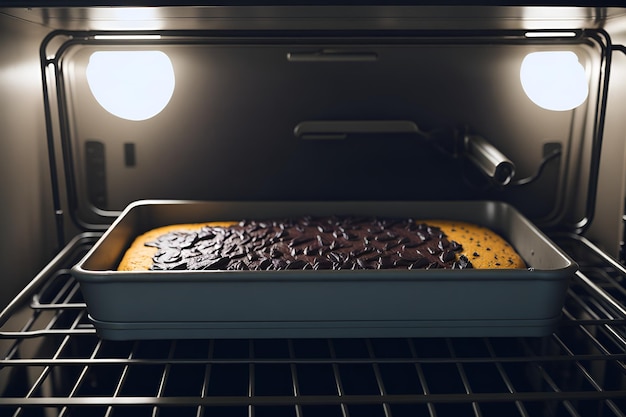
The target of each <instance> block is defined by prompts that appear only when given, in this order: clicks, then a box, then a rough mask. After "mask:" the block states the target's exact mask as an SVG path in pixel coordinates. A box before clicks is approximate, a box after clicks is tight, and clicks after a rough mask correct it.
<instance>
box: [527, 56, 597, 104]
mask: <svg viewBox="0 0 626 417" xmlns="http://www.w3.org/2000/svg"><path fill="white" fill-rule="evenodd" d="M520 79H521V82H522V88H523V89H524V92H525V93H526V95H527V96H528V98H530V99H531V100H532V101H533V103H535V104H536V105H538V106H539V107H541V108H544V109H547V110H553V111H566V110H572V109H574V108H576V107H578V106H580V105H581V104H582V103H584V102H585V100H586V99H587V96H588V94H589V86H588V84H587V76H586V74H585V69H584V68H583V66H582V64H581V63H580V62H579V61H578V57H577V56H576V54H575V53H573V52H571V51H543V52H533V53H530V54H528V55H527V56H526V57H525V58H524V60H523V62H522V65H521V68H520Z"/></svg>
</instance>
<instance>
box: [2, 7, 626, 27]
mask: <svg viewBox="0 0 626 417" xmlns="http://www.w3.org/2000/svg"><path fill="white" fill-rule="evenodd" d="M11 3H13V5H14V4H15V2H0V6H3V5H11ZM50 3H52V4H57V3H60V2H49V3H48V4H50ZM79 4H85V3H83V2H81V3H79ZM87 6H89V7H87ZM0 13H3V14H6V15H9V16H13V17H15V18H18V19H21V20H24V21H28V22H31V23H35V24H39V25H43V26H46V27H49V28H51V29H63V30H148V31H151V30H181V29H183V30H227V29H239V30H265V29H272V30H293V29H298V30H302V29H311V30H332V29H346V30H359V29H368V30H387V29H394V30H398V29H400V30H401V29H407V30H438V29H441V30H448V29H454V30H472V29H481V30H492V29H497V30H503V29H504V30H517V29H523V30H526V29H544V28H546V29H547V28H550V29H561V28H563V29H565V28H601V27H605V26H606V25H607V24H608V23H610V22H611V21H613V20H615V19H616V18H623V17H624V16H626V10H625V9H623V8H610V7H572V6H565V7H556V8H555V7H538V6H497V7H492V6H485V5H483V6H458V7H453V8H450V7H446V6H428V5H427V6H419V7H414V6H404V5H393V6H377V5H365V6H359V7H354V6H349V5H338V6H324V5H298V6H293V5H271V6H270V5H262V6H256V5H249V6H245V7H241V6H231V5H229V6H163V7H143V8H142V7H112V6H102V5H100V6H90V5H89V4H86V5H84V6H78V7H62V6H58V7H19V8H18V7H0Z"/></svg>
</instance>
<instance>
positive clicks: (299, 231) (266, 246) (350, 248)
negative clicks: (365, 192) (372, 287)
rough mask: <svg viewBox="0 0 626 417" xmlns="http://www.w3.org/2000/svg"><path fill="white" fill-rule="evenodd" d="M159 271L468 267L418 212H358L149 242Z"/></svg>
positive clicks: (258, 223) (453, 244)
mask: <svg viewBox="0 0 626 417" xmlns="http://www.w3.org/2000/svg"><path fill="white" fill-rule="evenodd" d="M146 246H151V247H156V248H158V251H157V252H156V254H155V255H154V257H153V266H152V267H151V269H152V270H175V269H179V270H181V269H182V270H200V269H207V270H218V269H219V270H227V269H229V270H282V269H304V270H305V269H314V270H321V269H335V270H338V269H391V268H396V269H397V268H400V269H435V268H446V269H464V268H472V264H471V262H470V261H469V260H468V259H467V257H465V256H462V255H461V256H459V257H458V259H457V253H458V252H460V251H462V249H463V248H462V246H461V245H460V244H459V243H458V242H455V241H453V240H449V239H448V238H447V236H446V235H445V234H444V233H443V232H442V231H441V229H439V228H438V227H435V226H431V225H427V224H424V223H416V222H415V221H413V220H412V219H396V218H357V217H350V216H328V217H308V216H307V217H299V218H288V219H279V220H263V221H252V220H250V221H242V222H240V223H239V224H237V225H233V226H230V227H212V226H205V227H203V228H202V229H201V230H200V231H196V232H186V231H174V232H170V233H166V234H164V235H162V236H159V238H157V240H155V241H152V242H148V243H146Z"/></svg>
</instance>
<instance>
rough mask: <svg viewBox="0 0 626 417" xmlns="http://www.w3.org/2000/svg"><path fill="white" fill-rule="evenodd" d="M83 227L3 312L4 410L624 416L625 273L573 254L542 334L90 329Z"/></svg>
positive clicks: (582, 251) (577, 243) (596, 256)
mask: <svg viewBox="0 0 626 417" xmlns="http://www.w3.org/2000/svg"><path fill="white" fill-rule="evenodd" d="M97 238H98V236H97V235H91V236H89V235H85V236H83V237H79V238H78V239H76V240H75V241H74V242H73V244H72V245H70V246H69V247H68V249H67V251H66V252H65V253H64V256H63V257H62V258H61V259H60V260H59V261H58V262H57V263H55V264H53V265H51V266H50V267H49V268H46V269H45V270H44V271H43V272H42V274H41V275H40V276H39V277H38V279H37V280H36V281H34V282H33V285H32V287H30V288H29V290H28V291H26V292H24V293H23V294H22V295H21V296H20V297H19V298H18V299H17V300H16V303H15V305H14V308H13V309H12V311H5V312H4V313H2V315H0V337H1V338H2V339H3V340H4V341H6V342H7V343H8V345H9V346H8V348H6V350H4V351H3V352H2V355H1V357H0V379H2V377H6V376H9V379H10V380H11V381H13V382H12V384H11V385H10V386H9V387H7V388H6V389H5V391H3V392H2V396H1V397H0V415H2V416H5V415H7V416H9V415H13V416H31V415H42V414H44V413H47V414H46V415H55V416H68V415H72V416H77V415H78V416H82V415H89V416H124V415H133V416H143V415H159V416H163V415H169V414H173V415H177V416H186V415H193V416H198V415H212V414H213V413H217V414H220V415H235V416H246V417H252V416H264V415H272V416H276V417H282V416H304V417H310V416H342V417H347V416H354V415H368V416H378V415H380V416H386V417H400V416H409V415H411V416H414V415H425V416H431V417H434V416H438V417H446V416H459V415H463V416H476V417H479V416H482V417H486V416H502V415H507V416H511V417H513V416H521V417H528V416H533V417H536V416H545V417H548V416H551V417H554V416H595V417H608V416H623V415H624V414H626V402H624V398H626V390H625V388H624V386H625V385H624V384H625V382H626V371H625V367H624V358H625V357H626V311H625V309H624V307H623V306H624V305H626V290H625V289H624V287H623V285H622V284H623V281H624V277H626V271H625V270H624V268H623V267H622V266H621V265H619V264H616V263H614V262H613V261H611V260H610V259H607V258H606V257H605V256H604V255H602V253H601V252H596V251H595V247H593V246H588V244H587V242H586V241H584V240H579V239H577V238H575V237H568V236H564V237H559V238H558V239H557V242H558V243H559V245H561V246H562V247H563V248H566V249H567V250H568V253H570V254H571V255H572V256H574V257H576V258H577V259H578V260H579V262H580V265H581V272H580V273H579V274H577V275H576V276H575V277H574V279H573V281H572V285H571V286H570V288H569V290H568V293H567V298H566V302H565V306H564V309H563V319H562V321H561V322H560V324H559V326H558V328H557V329H556V331H555V333H554V334H552V335H551V336H549V337H546V338H461V339H446V338H432V339H413V338H391V339H390V338H382V339H362V338H356V339H344V338H337V339H269V340H260V339H239V340H210V339H209V340H195V341H180V340H178V341H177V340H161V341H136V342H113V341H106V340H102V339H99V338H98V337H96V336H95V331H94V329H93V327H92V325H91V324H90V322H89V320H88V318H87V312H86V310H85V304H84V302H83V298H82V294H81V291H80V287H79V285H78V284H77V282H76V281H75V280H73V279H72V277H71V275H70V274H69V269H68V268H70V267H71V266H72V265H74V263H75V262H77V260H78V259H80V258H81V257H82V256H84V254H85V253H86V252H87V251H88V250H89V249H90V247H91V245H92V244H93V243H94V242H95V241H96V239H97Z"/></svg>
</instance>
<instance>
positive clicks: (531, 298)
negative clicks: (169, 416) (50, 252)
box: [72, 200, 577, 339]
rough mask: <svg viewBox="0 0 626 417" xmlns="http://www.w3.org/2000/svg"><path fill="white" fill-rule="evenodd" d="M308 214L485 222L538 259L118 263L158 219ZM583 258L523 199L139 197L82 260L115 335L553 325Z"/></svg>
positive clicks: (400, 332) (94, 311) (333, 333)
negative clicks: (515, 264) (417, 265)
mask: <svg viewBox="0 0 626 417" xmlns="http://www.w3.org/2000/svg"><path fill="white" fill-rule="evenodd" d="M299 215H313V216H323V215H359V216H361V215H366V216H405V217H412V218H415V219H420V218H421V219H434V218H437V219H455V220H464V221H469V222H474V223H478V224H481V225H483V226H487V227H489V228H491V229H493V230H494V231H496V232H498V233H499V234H501V235H502V236H503V237H504V238H506V239H507V240H508V241H509V242H510V243H511V244H512V245H513V246H514V247H515V249H517V251H518V252H519V253H520V255H521V256H522V258H523V259H524V260H525V261H526V263H527V264H528V265H529V268H528V269H500V270H479V269H464V270H443V269H437V270H354V271H353V270H338V271H333V270H319V271H314V270H302V271H296V270H294V271H292V270H286V271H138V272H120V271H116V268H117V264H118V262H119V261H120V259H121V257H122V255H123V253H124V251H125V250H126V249H127V248H128V246H129V245H130V243H131V242H132V241H133V240H134V238H135V237H136V236H138V235H139V234H141V233H143V232H146V231H148V230H150V229H152V228H155V227H159V226H164V225H170V224H176V223H190V222H206V221H232V220H235V221H238V220H241V219H252V218H254V219H263V218H275V217H288V216H299ZM576 270H577V265H576V264H575V263H574V262H573V261H572V260H571V259H570V258H569V257H568V256H567V255H566V254H565V253H563V252H562V250H561V249H560V248H558V247H557V246H556V245H555V244H554V243H553V242H552V241H551V240H550V239H548V238H547V237H546V236H545V235H544V234H543V233H542V232H541V231H540V230H539V229H538V228H537V227H536V226H534V225H533V224H532V223H531V222H530V221H528V220H527V219H526V218H525V217H524V216H523V215H521V214H520V213H519V212H518V211H517V210H516V209H515V208H514V207H512V206H510V205H508V204H506V203H502V202H494V201H468V202H465V201H459V202H449V201H446V202H193V201H154V200H150V201H139V202H136V203H133V204H131V205H129V206H128V207H127V208H126V209H125V210H124V212H123V213H122V214H121V215H120V216H119V217H118V218H117V219H116V221H115V222H114V223H113V224H112V225H111V227H110V228H109V229H108V230H107V231H106V232H105V233H104V235H103V236H102V237H101V239H100V240H99V241H98V242H97V243H96V245H95V246H94V247H93V248H92V249H91V250H90V251H89V253H88V254H87V255H85V257H84V258H83V259H82V260H81V261H80V262H79V263H78V264H77V265H76V266H75V267H74V268H73V269H72V273H73V274H74V276H75V277H76V279H77V280H78V281H79V282H80V285H81V290H82V292H83V295H84V298H85V302H86V304H87V309H88V312H89V315H90V318H91V320H92V322H93V323H94V326H95V327H96V330H97V332H98V334H99V335H100V336H101V337H103V338H105V339H157V338H178V339H184V338H249V337H255V338H256V337H271V338H275V337H434V336H449V337H455V336H463V337H467V336H476V337H478V336H481V337H482V336H545V335H548V334H550V333H551V332H552V330H553V328H554V326H555V324H556V322H557V321H558V320H559V317H560V314H561V308H562V306H563V301H564V298H565V293H566V291H567V287H568V284H569V280H570V278H571V277H572V276H573V274H574V273H575V271H576Z"/></svg>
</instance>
